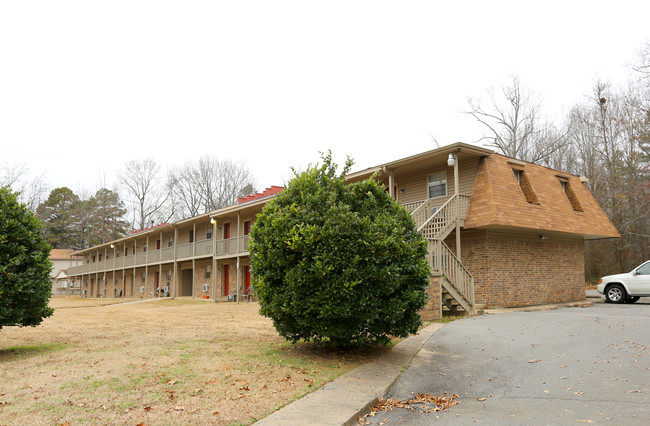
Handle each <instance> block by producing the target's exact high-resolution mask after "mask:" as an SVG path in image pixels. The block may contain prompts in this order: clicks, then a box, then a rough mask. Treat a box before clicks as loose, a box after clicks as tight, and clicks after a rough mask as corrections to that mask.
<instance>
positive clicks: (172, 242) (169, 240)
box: [167, 237, 174, 247]
mask: <svg viewBox="0 0 650 426" xmlns="http://www.w3.org/2000/svg"><path fill="white" fill-rule="evenodd" d="M173 245H174V237H169V239H168V240H167V247H173Z"/></svg>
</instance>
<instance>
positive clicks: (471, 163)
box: [396, 158, 479, 204]
mask: <svg viewBox="0 0 650 426" xmlns="http://www.w3.org/2000/svg"><path fill="white" fill-rule="evenodd" d="M478 164H479V159H478V158H470V159H463V160H461V161H460V162H459V163H458V166H459V168H458V175H459V191H460V193H461V194H471V193H472V188H473V186H474V179H475V178H476V174H477V172H478ZM442 171H446V172H447V196H445V197H438V198H439V199H440V201H441V202H440V204H443V203H444V202H445V201H447V200H448V199H449V197H451V196H452V195H453V193H454V168H453V167H447V168H446V169H432V170H427V171H421V172H417V173H411V174H408V175H404V176H400V177H399V179H396V180H397V182H396V183H397V199H398V201H399V202H400V203H412V202H415V201H422V200H426V199H427V198H428V194H427V180H428V176H429V175H432V174H435V173H440V172H442ZM402 190H404V192H401V191H402Z"/></svg>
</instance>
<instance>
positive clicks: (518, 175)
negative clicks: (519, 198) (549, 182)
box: [512, 169, 539, 204]
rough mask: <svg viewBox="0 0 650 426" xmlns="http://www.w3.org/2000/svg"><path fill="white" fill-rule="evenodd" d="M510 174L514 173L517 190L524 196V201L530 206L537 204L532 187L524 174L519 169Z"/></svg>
mask: <svg viewBox="0 0 650 426" xmlns="http://www.w3.org/2000/svg"><path fill="white" fill-rule="evenodd" d="M512 173H514V175H515V179H516V180H517V184H519V188H520V189H521V192H522V193H523V194H524V198H525V199H526V201H527V202H529V203H531V204H539V201H538V200H537V196H536V195H535V191H533V186H532V185H531V184H530V181H529V180H528V176H527V175H526V173H525V172H524V171H523V170H521V169H512Z"/></svg>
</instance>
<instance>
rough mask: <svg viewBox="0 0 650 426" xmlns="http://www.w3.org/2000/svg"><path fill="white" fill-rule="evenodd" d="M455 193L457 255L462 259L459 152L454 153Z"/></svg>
mask: <svg viewBox="0 0 650 426" xmlns="http://www.w3.org/2000/svg"><path fill="white" fill-rule="evenodd" d="M454 158H455V160H456V161H454V194H455V195H456V206H457V207H456V211H457V214H456V257H457V258H458V260H460V214H459V213H460V209H459V208H458V207H459V199H458V195H459V192H460V189H459V188H460V183H459V182H458V161H459V158H458V153H456V154H454Z"/></svg>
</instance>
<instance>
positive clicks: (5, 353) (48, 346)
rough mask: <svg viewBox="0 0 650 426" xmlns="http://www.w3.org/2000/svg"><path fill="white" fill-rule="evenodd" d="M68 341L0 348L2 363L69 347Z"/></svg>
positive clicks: (0, 360)
mask: <svg viewBox="0 0 650 426" xmlns="http://www.w3.org/2000/svg"><path fill="white" fill-rule="evenodd" d="M69 347H70V345H68V344H67V343H58V342H57V343H44V344H42V345H29V346H10V347H8V348H1V349H0V363H1V362H6V361H13V360H14V359H23V358H28V357H32V356H37V355H42V354H46V353H50V352H56V351H60V350H63V349H67V348H69Z"/></svg>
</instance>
